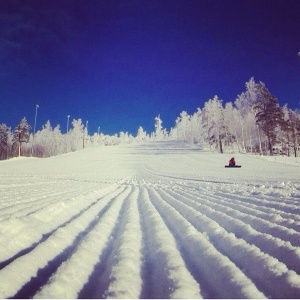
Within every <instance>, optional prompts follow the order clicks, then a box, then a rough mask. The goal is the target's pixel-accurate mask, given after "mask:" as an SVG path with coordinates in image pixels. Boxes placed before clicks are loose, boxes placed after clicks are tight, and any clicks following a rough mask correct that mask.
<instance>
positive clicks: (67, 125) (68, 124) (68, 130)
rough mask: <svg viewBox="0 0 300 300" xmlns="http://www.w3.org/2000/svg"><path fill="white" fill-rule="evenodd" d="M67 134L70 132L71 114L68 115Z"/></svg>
mask: <svg viewBox="0 0 300 300" xmlns="http://www.w3.org/2000/svg"><path fill="white" fill-rule="evenodd" d="M67 118H68V119H67V134H68V133H69V120H70V115H67Z"/></svg>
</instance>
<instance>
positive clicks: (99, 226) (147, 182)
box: [0, 141, 300, 298]
mask: <svg viewBox="0 0 300 300" xmlns="http://www.w3.org/2000/svg"><path fill="white" fill-rule="evenodd" d="M229 159H230V155H226V154H219V153H212V152H208V151H205V150H203V149H199V148H196V147H191V146H188V145H187V144H184V143H180V142H170V141H169V142H151V143H139V144H132V145H119V146H111V147H109V146H108V147H99V148H89V149H85V150H82V151H78V152H74V153H69V154H64V155H61V156H56V157H51V158H44V159H37V158H24V157H23V158H15V159H11V160H7V161H1V162H0V170H1V174H0V195H1V197H0V208H1V210H0V244H1V250H0V297H1V298H9V297H14V298H299V297H300V214H299V213H300V206H299V203H300V183H299V178H300V175H299V168H300V160H299V158H294V157H262V156H255V155H245V154H244V155H243V154H237V155H235V159H236V162H237V163H238V164H241V165H242V168H240V169H227V168H224V165H225V164H227V162H228V160H229Z"/></svg>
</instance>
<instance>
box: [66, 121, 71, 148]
mask: <svg viewBox="0 0 300 300" xmlns="http://www.w3.org/2000/svg"><path fill="white" fill-rule="evenodd" d="M69 120H70V115H67V135H66V153H68V150H69Z"/></svg>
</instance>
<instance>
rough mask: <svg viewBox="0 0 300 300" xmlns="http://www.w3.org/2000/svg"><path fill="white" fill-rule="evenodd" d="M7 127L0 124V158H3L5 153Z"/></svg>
mask: <svg viewBox="0 0 300 300" xmlns="http://www.w3.org/2000/svg"><path fill="white" fill-rule="evenodd" d="M8 133H9V128H8V127H7V126H6V125H5V124H0V159H5V158H6V156H7V155H6V154H7V141H8Z"/></svg>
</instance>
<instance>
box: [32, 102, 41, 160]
mask: <svg viewBox="0 0 300 300" xmlns="http://www.w3.org/2000/svg"><path fill="white" fill-rule="evenodd" d="M38 108H39V105H38V104H37V105H36V106H35V118H34V127H33V136H32V145H31V156H33V144H34V136H35V127H36V119H37V111H38Z"/></svg>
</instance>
